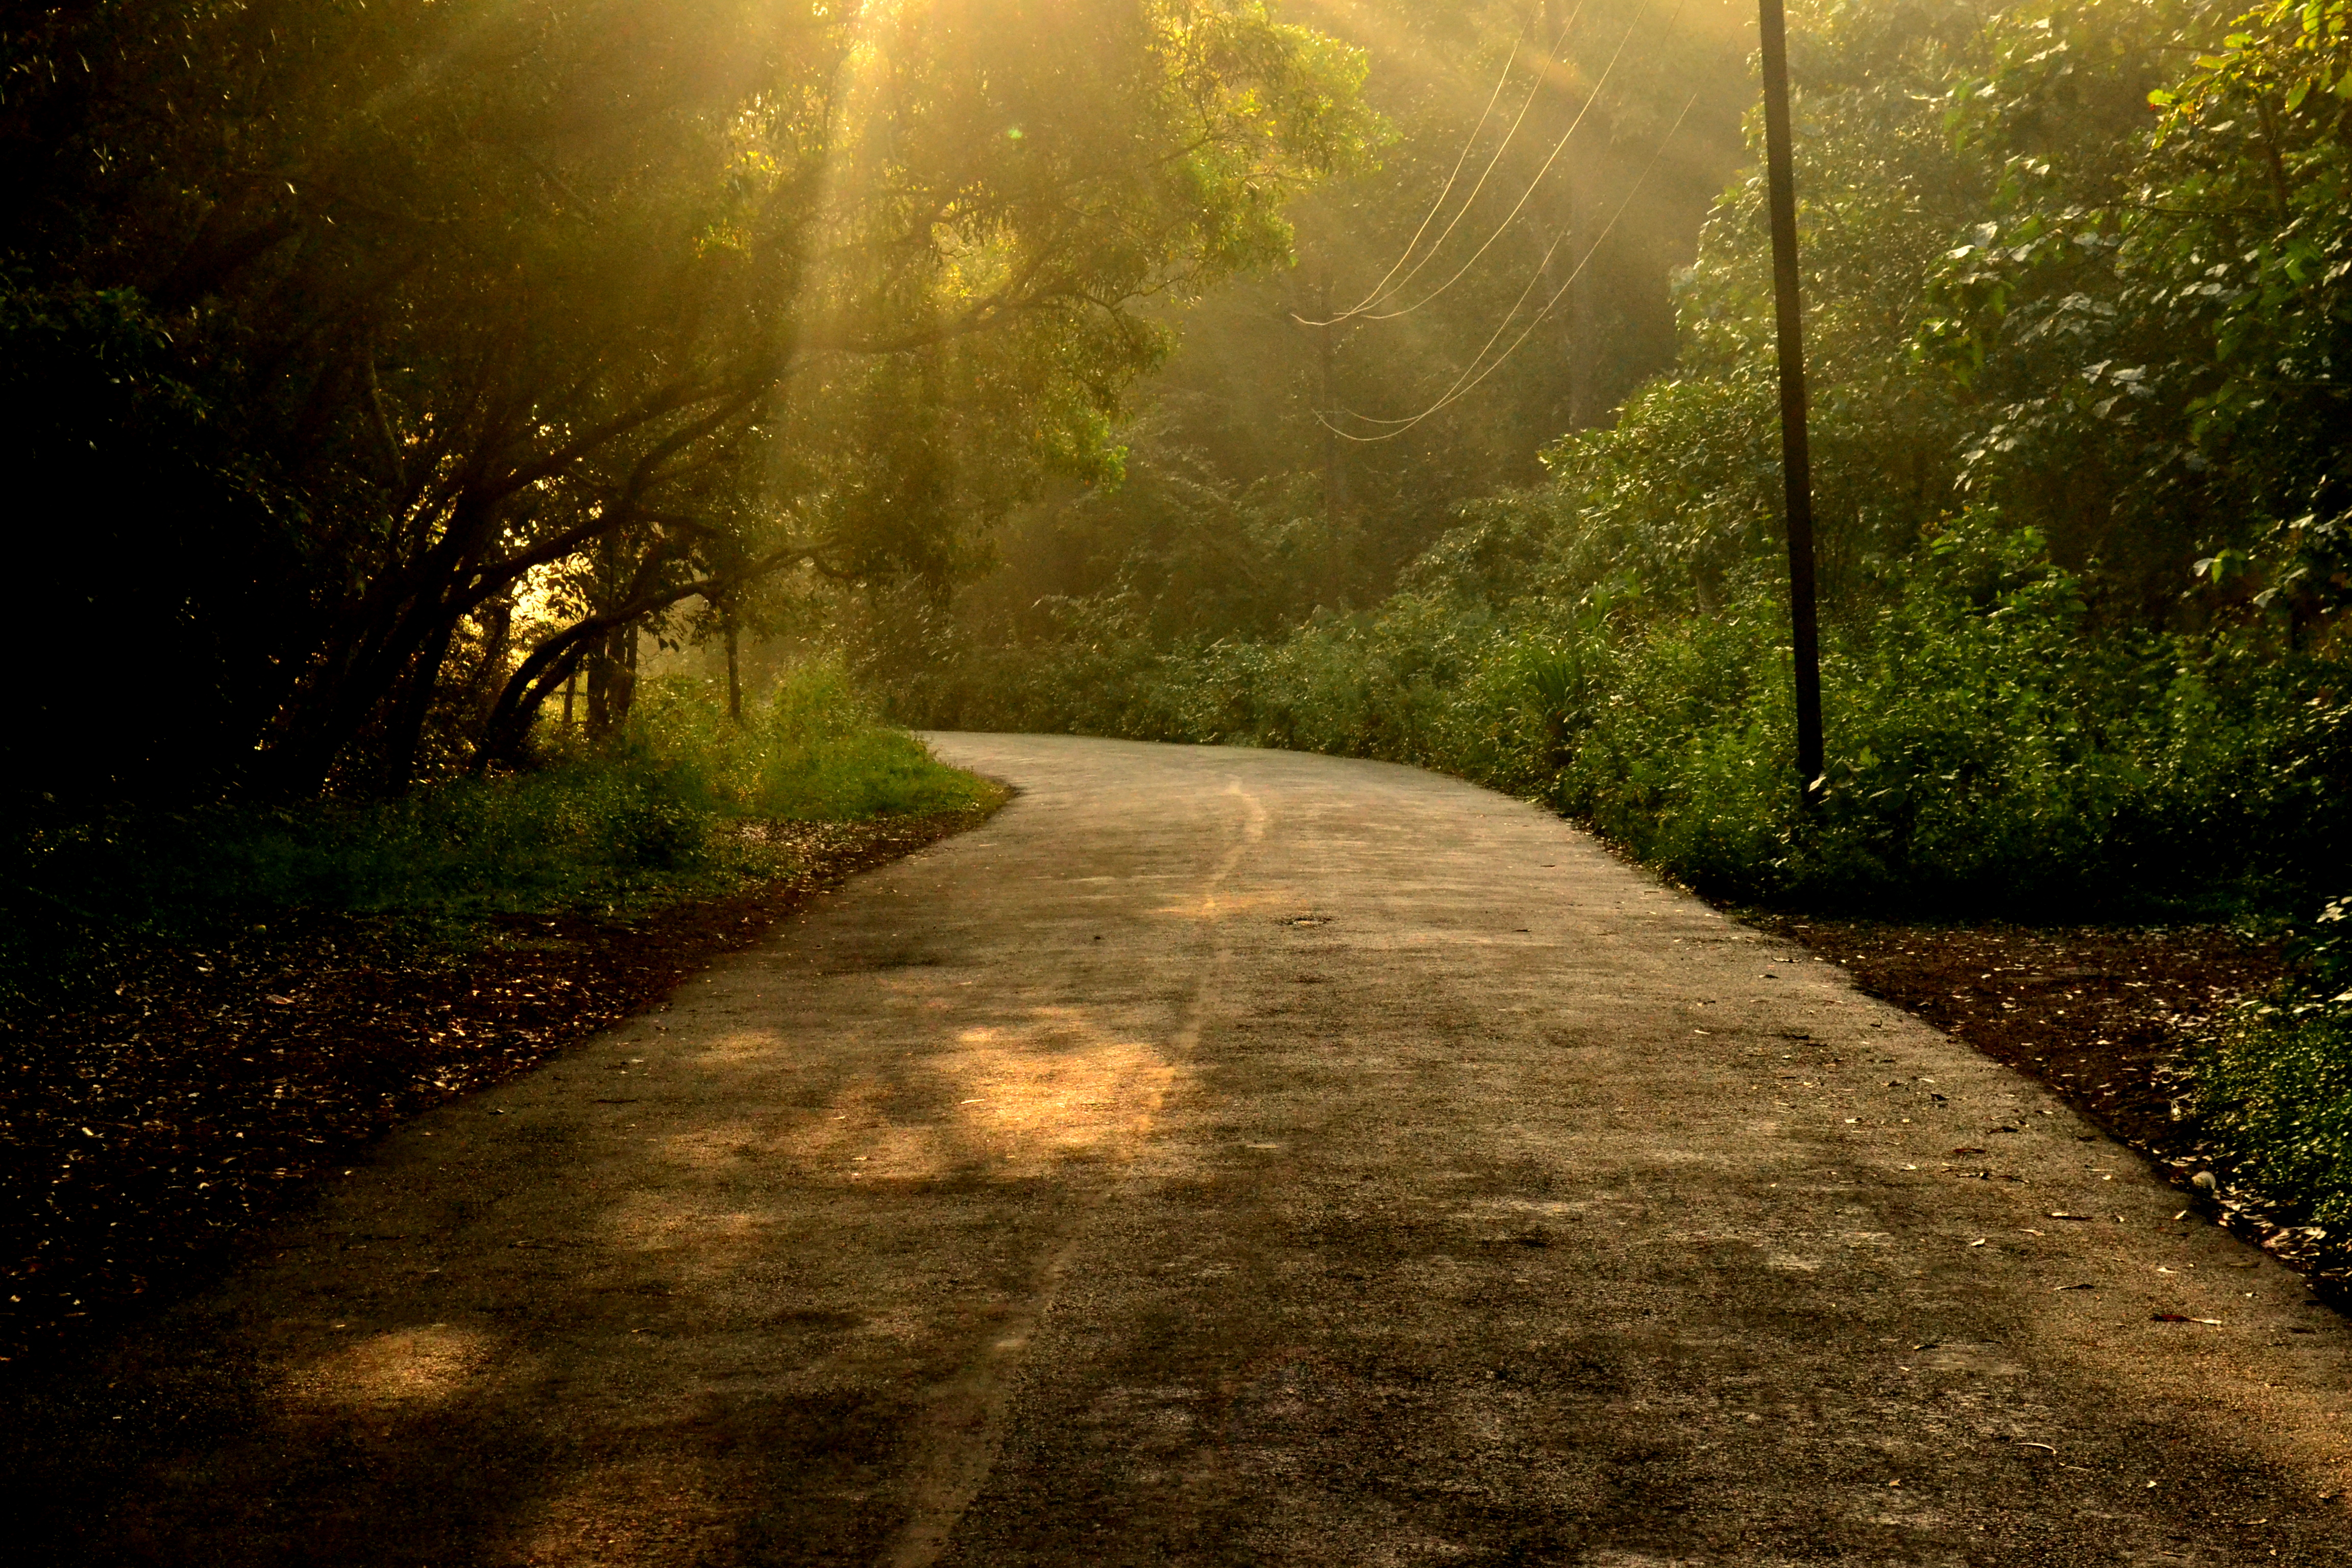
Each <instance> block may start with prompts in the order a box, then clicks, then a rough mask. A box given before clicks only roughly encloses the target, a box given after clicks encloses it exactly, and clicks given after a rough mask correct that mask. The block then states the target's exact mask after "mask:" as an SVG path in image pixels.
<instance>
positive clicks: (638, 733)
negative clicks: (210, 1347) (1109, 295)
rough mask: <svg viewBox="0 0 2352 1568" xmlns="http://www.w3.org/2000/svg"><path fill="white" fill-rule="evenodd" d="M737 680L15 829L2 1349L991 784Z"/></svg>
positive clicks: (852, 710)
mask: <svg viewBox="0 0 2352 1568" xmlns="http://www.w3.org/2000/svg"><path fill="white" fill-rule="evenodd" d="M740 706H741V712H742V717H741V719H740V721H738V720H735V719H732V718H730V716H729V713H728V709H727V705H726V702H725V698H724V693H723V691H722V690H719V689H713V688H712V687H711V686H709V685H708V684H706V683H703V682H700V681H698V680H695V679H689V678H685V677H675V678H667V679H659V680H650V681H648V682H647V683H646V689H645V690H644V691H643V692H642V693H641V694H640V697H639V700H638V701H637V703H636V704H635V708H634V710H633V711H632V715H631V718H630V721H629V724H628V727H627V728H626V729H625V731H622V732H621V733H619V734H617V735H614V736H612V737H609V738H608V739H606V740H605V741H604V742H597V743H594V744H591V743H590V742H586V741H584V740H583V739H582V738H581V736H580V735H579V734H578V732H577V731H576V729H575V730H573V731H568V732H567V731H563V730H562V728H561V727H560V726H558V725H556V724H554V723H552V722H551V723H550V725H549V726H548V727H547V729H546V731H544V732H542V734H541V737H540V741H539V750H540V753H541V757H542V758H543V759H544V760H543V762H542V763H541V765H540V766H538V767H536V768H534V769H532V770H530V771H529V772H524V773H509V774H501V775H494V776H490V777H485V778H463V779H458V780H455V781H451V782H449V783H446V784H440V785H437V786H435V787H432V788H429V789H420V790H417V791H415V792H412V793H411V794H410V795H406V796H404V797H402V798H398V799H393V800H383V799H375V800H369V799H330V800H324V801H317V802H310V803H307V804H304V805H298V806H275V807H260V806H254V805H236V804H235V803H221V804H217V805H214V806H212V807H210V808H209V809H206V810H205V811H202V812H183V813H156V814H151V815H134V814H131V813H127V812H125V813H118V814H117V815H115V816H111V817H110V818H108V819H105V820H103V821H101V822H97V823H92V822H89V821H87V820H83V821H80V822H71V821H68V824H67V825H66V826H62V827H58V828H54V829H52V830H51V831H49V832H47V833H37V834H34V835H32V836H31V837H29V838H28V839H27V840H26V843H25V844H24V845H23V847H21V848H20V851H19V853H20V855H21V857H22V859H21V860H20V862H19V864H18V865H17V867H16V868H15V869H16V873H17V874H16V876H14V877H12V878H10V879H8V881H7V882H6V884H5V888H6V889H7V906H6V909H5V915H6V917H7V918H6V924H5V931H6V935H5V944H6V945H5V949H0V954H5V969H0V980H5V993H4V994H0V1277H5V1286H6V1289H5V1292H0V1294H5V1303H0V1363H8V1362H13V1361H16V1360H17V1359H19V1358H21V1357H22V1356H24V1355H25V1354H26V1352H39V1351H46V1350H50V1349H54V1348H56V1346H57V1345H58V1343H59V1342H62V1341H65V1340H69V1339H70V1338H71V1337H72V1335H73V1331H74V1330H75V1329H76V1328H77V1327H78V1326H83V1325H86V1324H87V1323H88V1322H89V1321H91V1320H98V1321H105V1320H107V1319H108V1318H110V1317H111V1316H112V1315H113V1314H115V1313H117V1312H119V1311H121V1310H123V1309H124V1308H125V1307H127V1306H131V1305H135V1304H136V1303H138V1302H139V1301H140V1300H141V1299H142V1298H143V1297H146V1296H148V1295H149V1294H150V1293H151V1292H152V1291H155V1290H158V1289H164V1288H166V1287H168V1286H169V1285H170V1284H171V1283H172V1282H173V1281H174V1280H175V1279H182V1278H184V1277H185V1276H186V1274H187V1273H188V1271H189V1270H190V1269H191V1268H200V1267H202V1266H203V1264H204V1263H205V1261H206V1260H207V1259H209V1258H213V1257H215V1256H216V1255H217V1250H218V1248H219V1247H220V1245H221V1244H222V1243H223V1242H225V1241H226V1240H227V1239H229V1238H230V1237H234V1236H235V1235H236V1234H237V1233H238V1232H239V1231H240V1230H241V1229H243V1228H244V1227H245V1226H247V1225H249V1224H251V1223H252V1222H253V1221H254V1220H255V1219H257V1218H258V1217H261V1216H264V1215H268V1214H269V1213H271V1212H274V1211H275V1210H276V1209H277V1208H278V1205H281V1204H282V1203H283V1202H285V1201H286V1199H287V1198H288V1197H289V1195H290V1194H293V1193H295V1192H297V1191H299V1189H300V1188H301V1186H302V1185H303V1184H305V1183H308V1182H310V1181H311V1180H314V1179H316V1178H318V1177H320V1176H321V1175H324V1174H328V1173H331V1170H332V1168H333V1167H334V1166H336V1165H337V1164H338V1163H342V1162H347V1161H348V1160H349V1159H350V1157H351V1153H352V1150H353V1149H354V1147H355V1146H356V1145H358V1144H361V1143H363V1142H365V1141H366V1140H368V1139H369V1138H371V1137H373V1136H374V1135H375V1134H376V1133H378V1132H380V1131H383V1129H384V1128H386V1127H388V1126H390V1125H392V1124H393V1123H394V1122H395V1121H399V1120H401V1119H402V1118H404V1117H406V1116H410V1115H413V1114H415V1113H416V1112H417V1111H420V1110H426V1109H429V1108H430V1107H432V1106H435V1105H437V1104H440V1103H442V1102H444V1101H446V1100H450V1099H452V1098H454V1097H456V1096H457V1095H459V1094H462V1093H465V1092H467V1091H469V1090H472V1089H478V1088H481V1087H484V1086H486V1085H488V1084H490V1083H494V1082H497V1081H498V1080H499V1079H502V1078H505V1077H507V1076H509V1075H510V1074H512V1073H515V1072H518V1071H520V1070H522V1069H524V1068H529V1067H530V1066H531V1065H533V1064H534V1063H536V1062H538V1061H539V1060H541V1058H544V1057H545V1056H546V1055H548V1053H550V1052H551V1051H555V1050H560V1049H562V1047H565V1046H567V1045H570V1044H572V1042H574V1041H576V1040H578V1039H581V1038H583V1037H585V1036H587V1035H589V1034H591V1033H593V1032H594V1031H595V1030H596V1029H598V1028H601V1027H603V1026H605V1025H607V1024H610V1023H612V1022H614V1021H615V1020H616V1019H618V1018H620V1017H623V1016H627V1015H628V1014H629V1013H631V1012H634V1011H635V1010H636V1009H638V1008H640V1007H643V1006H646V1005H652V1004H656V1003H658V1002H659V1001H660V999H661V998H662V997H663V995H664V994H666V993H667V991H668V990H669V988H670V987H671V986H673V985H675V984H677V982H678V981H679V980H680V979H681V978H683V977H684V976H685V975H687V974H688V973H691V972H692V971H693V970H694V969H695V968H697V967H698V966H700V965H701V964H703V963H708V962H709V960H710V959H711V958H712V957H714V956H715V955H717V954H718V953H719V952H725V951H726V950H727V949H729V948H730V947H733V946H738V945H740V944H741V943H742V942H747V941H751V940H753V939H755V938H757V937H758V936H759V935H760V934H761V933H762V932H763V931H766V930H767V929H768V928H769V926H770V925H771V924H772V922H773V921H775V919H776V918H777V917H779V916H780V915H782V914H783V913H785V912H787V911H789V910H791V909H793V907H795V905H796V904H797V902H798V901H799V900H802V899H803V898H805V897H807V896H808V895H809V894H810V893H811V892H813V891H814V890H816V889H822V888H824V887H827V886H830V885H832V884H833V883H835V882H836V881H838V880H839V879H841V878H842V877H844V876H845V875H847V874H848V873H850V872H852V871H855V870H856V869H858V868H862V867H864V866H866V865H870V864H873V863H875V862H877V861H878V860H882V859H887V858H891V857H893V856H895V855H898V854H901V853H904V852H905V851H907V850H908V849H911V848H914V847H918V846H919V845H921V844H922V843H925V842H927V841H929V839H932V838H936V837H940V835H941V834H943V833H947V832H950V831H953V830H954V829H956V828H958V827H961V826H969V825H970V824H971V823H972V822H974V821H977V820H978V819H979V818H980V817H982V816H985V815H986V813H987V812H988V811H990V810H992V809H993V807H994V806H995V805H997V804H998V802H999V801H1000V799H1001V798H1002V792H1001V791H1000V790H999V789H998V787H997V786H995V785H992V784H988V783H986V782H984V781H982V780H980V779H976V778H974V777H972V776H971V775H970V774H968V773H961V772H958V771H956V770H954V769H951V768H949V767H946V766H944V765H942V764H941V763H939V762H937V761H936V760H934V759H933V758H932V757H931V756H930V755H929V753H928V752H926V751H925V750H924V749H923V747H922V745H921V743H920V742H918V741H917V740H915V739H914V738H913V737H912V736H910V735H908V734H907V733H906V732H905V731H901V730H896V729H892V728H889V727H888V726H887V725H884V724H881V723H879V722H878V721H877V720H876V719H875V718H874V716H873V714H872V712H871V710H870V709H868V708H867V706H866V704H864V703H863V702H861V701H859V700H857V699H856V697H855V695H854V694H853V693H851V692H850V690H849V689H847V687H846V686H845V682H844V679H843V676H842V673H841V670H840V668H839V666H838V665H837V664H833V663H825V662H816V663H811V664H807V665H803V666H802V667H800V668H797V669H794V670H793V671H792V672H791V673H789V674H788V675H787V676H786V677H785V679H782V681H781V682H780V683H779V684H778V685H777V687H776V688H775V689H774V690H773V692H772V694H766V695H761V696H758V697H756V698H754V700H751V701H748V702H744V703H742V704H741V705H740Z"/></svg>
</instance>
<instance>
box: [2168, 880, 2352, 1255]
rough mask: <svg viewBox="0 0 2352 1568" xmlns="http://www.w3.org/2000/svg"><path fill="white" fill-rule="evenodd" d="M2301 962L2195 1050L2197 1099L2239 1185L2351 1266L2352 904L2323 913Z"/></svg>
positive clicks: (2302, 943)
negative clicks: (2313, 1233)
mask: <svg viewBox="0 0 2352 1568" xmlns="http://www.w3.org/2000/svg"><path fill="white" fill-rule="evenodd" d="M2294 960H2295V962H2294V971H2293V973H2291V974H2290V975H2289V977H2288V978H2287V980H2286V981H2285V982H2284V983H2283V984H2280V985H2279V986H2278V987H2277V988H2276V989H2275V990H2273V992H2272V994H2269V995H2267V996H2264V997H2262V998H2259V999H2257V1000H2254V1001H2251V1002H2248V1003H2245V1004H2243V1005H2241V1006H2239V1007H2238V1008H2237V1009H2235V1010H2234V1011H2233V1012H2232V1013H2231V1015H2230V1016H2228V1017H2227V1018H2226V1019H2225V1020H2224V1022H2223V1023H2222V1025H2221V1027H2219V1028H2218V1029H2217V1030H2215V1031H2214V1033H2213V1034H2212V1036H2211V1037H2210V1038H2209V1039H2207V1040H2206V1041H2205V1042H2203V1044H2202V1046H2201V1047H2200V1048H2199V1049H2198V1050H2197V1051H2195V1052H2194V1053H2192V1055H2191V1058H2190V1067H2191V1068H2192V1071H2193V1073H2194V1082H2195V1086H2196V1089H2195V1103H2196V1106H2197V1110H2198V1113H2199V1117H2200V1121H2202V1122H2203V1124H2204V1130H2205V1131H2206V1133H2207V1135H2208V1137H2209V1139H2210V1142H2212V1143H2213V1145H2214V1146H2215V1149H2216V1151H2217V1152H2219V1153H2220V1154H2221V1158H2222V1161H2223V1163H2224V1164H2225V1165H2226V1166H2227V1167H2228V1170H2229V1174H2230V1177H2231V1182H2232V1184H2234V1185H2236V1186H2238V1187H2240V1188H2241V1189H2242V1190H2243V1191H2245V1192H2246V1193H2248V1194H2251V1195H2252V1196H2253V1197H2255V1198H2256V1199H2257V1200H2258V1201H2259V1202H2261V1203H2263V1204H2264V1205H2267V1206H2268V1207H2269V1208H2270V1209H2271V1210H2272V1211H2273V1215H2275V1217H2277V1218H2279V1219H2281V1220H2284V1221H2285V1222H2288V1223H2300V1224H2308V1225H2313V1226H2318V1227H2320V1228H2321V1229H2322V1230H2323V1231H2324V1232H2326V1236H2325V1237H2324V1240H2325V1242H2326V1247H2327V1249H2328V1250H2329V1251H2330V1252H2331V1253H2333V1254H2335V1255H2336V1257H2338V1258H2352V899H2338V900H2335V901H2334V902H2332V903H2330V904H2328V905H2326V907H2325V908H2324V909H2323V910H2321V912H2320V914H2319V916H2318V917H2317V919H2315V921H2312V922H2311V924H2310V926H2309V928H2308V930H2307V931H2305V932H2304V933H2303V935H2302V937H2301V938H2300V940H2299V941H2298V942H2296V943H2295V944H2294Z"/></svg>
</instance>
